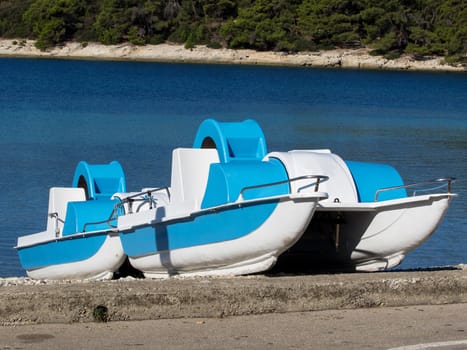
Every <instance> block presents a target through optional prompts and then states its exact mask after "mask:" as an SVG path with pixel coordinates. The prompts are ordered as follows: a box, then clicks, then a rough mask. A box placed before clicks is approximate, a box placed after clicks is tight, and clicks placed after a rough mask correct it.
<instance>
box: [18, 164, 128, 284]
mask: <svg viewBox="0 0 467 350" xmlns="http://www.w3.org/2000/svg"><path fill="white" fill-rule="evenodd" d="M125 190H126V184H125V177H124V174H123V170H122V168H121V166H120V164H119V163H118V162H112V163H110V164H103V165H90V164H88V163H86V162H80V163H79V164H78V166H77V168H76V171H75V176H74V179H73V186H72V187H52V188H51V189H50V191H49V207H48V216H47V228H46V230H45V231H43V232H39V233H35V234H31V235H26V236H21V237H19V238H18V243H17V246H16V249H17V251H18V255H19V258H20V262H21V265H22V266H23V268H24V269H25V270H26V272H27V275H28V276H29V277H32V278H35V279H109V278H111V277H112V276H113V273H114V272H115V271H116V270H118V268H119V267H120V266H121V265H122V263H123V262H124V260H125V258H126V256H125V254H124V252H123V247H122V244H121V241H120V237H119V234H118V231H117V230H116V225H117V220H116V217H117V214H118V213H116V212H114V210H115V208H116V205H117V204H118V201H117V200H114V199H111V198H110V197H111V196H112V195H113V193H115V192H120V191H125Z"/></svg>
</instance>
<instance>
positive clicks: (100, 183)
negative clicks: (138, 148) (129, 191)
mask: <svg viewBox="0 0 467 350" xmlns="http://www.w3.org/2000/svg"><path fill="white" fill-rule="evenodd" d="M73 187H82V188H84V189H85V192H86V198H87V199H110V197H111V196H112V195H113V194H115V193H117V192H126V180H125V174H124V173H123V168H122V166H121V165H120V163H119V162H117V161H113V162H110V163H109V164H89V163H87V162H84V161H81V162H79V163H78V165H77V167H76V170H75V175H74V177H73Z"/></svg>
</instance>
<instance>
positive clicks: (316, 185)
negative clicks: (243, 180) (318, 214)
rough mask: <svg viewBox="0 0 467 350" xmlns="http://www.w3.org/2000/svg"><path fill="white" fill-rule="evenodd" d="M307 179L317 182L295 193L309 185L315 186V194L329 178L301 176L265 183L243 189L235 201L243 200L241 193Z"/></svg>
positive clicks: (323, 176)
mask: <svg viewBox="0 0 467 350" xmlns="http://www.w3.org/2000/svg"><path fill="white" fill-rule="evenodd" d="M307 179H317V181H316V183H312V184H310V185H308V186H303V187H301V188H299V189H298V190H297V192H300V191H301V190H302V189H303V188H305V187H309V186H311V185H314V186H315V189H314V191H315V192H317V191H318V188H319V184H320V183H321V182H324V181H327V180H329V176H325V175H303V176H298V177H294V178H293V179H287V180H282V181H277V182H270V183H267V184H261V185H254V186H247V187H243V188H242V190H241V191H240V194H239V195H238V199H237V200H241V199H243V193H244V192H245V191H249V190H254V189H257V188H263V187H270V186H277V185H282V184H285V183H288V184H290V183H292V182H295V181H299V180H307Z"/></svg>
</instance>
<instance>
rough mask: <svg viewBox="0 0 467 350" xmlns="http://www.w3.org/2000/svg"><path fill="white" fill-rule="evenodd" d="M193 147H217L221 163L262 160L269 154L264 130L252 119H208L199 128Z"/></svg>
mask: <svg viewBox="0 0 467 350" xmlns="http://www.w3.org/2000/svg"><path fill="white" fill-rule="evenodd" d="M193 148H216V149H217V151H218V152H219V160H220V162H221V163H228V162H230V161H232V160H261V159H263V158H264V156H265V155H266V154H267V146H266V139H265V137H264V133H263V130H262V129H261V127H260V126H259V125H258V123H257V122H255V121H254V120H251V119H248V120H244V121H243V122H218V121H216V120H214V119H206V120H205V121H203V122H202V123H201V125H200V126H199V128H198V132H197V133H196V137H195V141H194V143H193Z"/></svg>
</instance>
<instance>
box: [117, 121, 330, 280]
mask: <svg viewBox="0 0 467 350" xmlns="http://www.w3.org/2000/svg"><path fill="white" fill-rule="evenodd" d="M265 156H266V143H265V139H264V135H263V132H262V130H261V128H260V127H259V126H258V124H256V122H254V121H252V120H247V121H244V122H241V123H219V122H216V121H214V120H206V121H204V122H203V123H202V124H201V126H200V128H199V130H198V133H197V136H196V140H195V143H194V147H193V148H185V149H180V148H179V149H175V150H174V151H173V159H172V176H171V186H170V188H162V189H149V190H145V191H142V192H141V193H136V194H131V195H129V194H116V196H115V198H120V199H121V201H122V208H124V210H125V213H126V215H122V216H120V217H119V218H118V231H119V232H120V237H121V240H122V245H123V249H124V251H125V253H126V254H127V255H128V257H129V261H130V264H131V265H132V266H133V267H134V268H136V269H138V270H140V271H142V272H143V273H144V275H145V276H146V277H152V278H161V277H168V276H173V275H184V276H194V275H196V276H199V275H211V276H212V275H240V274H250V273H256V272H262V271H266V270H268V269H270V268H271V267H272V266H273V265H274V264H275V262H276V260H277V257H278V256H279V255H280V254H281V253H283V252H284V251H285V250H287V249H288V248H290V247H291V246H292V245H293V244H294V243H295V242H296V241H297V240H298V239H299V238H300V237H301V235H302V233H303V232H304V230H305V229H306V228H307V226H308V224H309V222H310V220H311V218H312V216H313V213H314V212H315V209H316V205H317V203H318V202H319V201H320V200H322V199H323V198H326V197H327V194H326V193H323V192H318V186H319V185H320V183H321V182H323V181H324V180H326V179H327V177H325V176H320V175H318V174H314V175H313V176H310V175H309V174H308V175H306V174H303V175H301V177H300V178H301V182H302V183H303V184H304V185H303V187H307V186H311V187H312V188H313V189H312V190H309V191H302V189H301V188H298V187H296V188H295V187H294V191H290V188H291V183H293V182H294V181H297V180H298V179H292V178H289V177H288V176H287V173H286V171H285V168H284V166H283V165H282V164H281V163H280V162H278V161H277V160H275V159H267V157H266V159H265Z"/></svg>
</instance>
